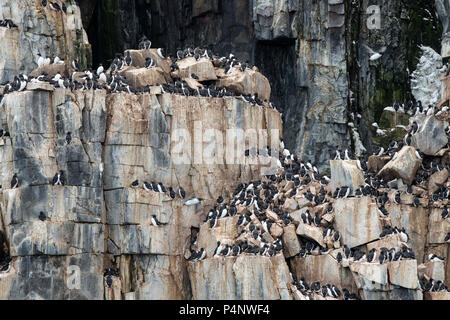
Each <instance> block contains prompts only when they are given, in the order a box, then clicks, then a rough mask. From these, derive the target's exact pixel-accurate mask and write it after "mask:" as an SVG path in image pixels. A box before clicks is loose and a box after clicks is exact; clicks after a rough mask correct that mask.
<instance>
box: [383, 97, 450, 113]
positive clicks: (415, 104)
mask: <svg viewBox="0 0 450 320" xmlns="http://www.w3.org/2000/svg"><path fill="white" fill-rule="evenodd" d="M384 110H385V111H391V112H398V113H404V114H407V115H410V116H416V115H419V114H423V115H427V116H431V115H435V116H439V115H441V114H443V113H444V112H447V111H448V107H443V108H438V107H437V106H435V105H431V104H430V105H428V106H423V105H422V101H420V100H418V101H416V100H408V101H407V102H405V103H402V104H400V103H399V102H398V101H395V103H394V105H393V106H390V107H386V108H384Z"/></svg>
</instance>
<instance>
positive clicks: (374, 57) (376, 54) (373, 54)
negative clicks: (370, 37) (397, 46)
mask: <svg viewBox="0 0 450 320" xmlns="http://www.w3.org/2000/svg"><path fill="white" fill-rule="evenodd" d="M363 46H364V48H366V49H367V51H368V52H369V54H370V57H369V60H370V61H376V60H378V59H380V58H381V57H382V56H383V53H384V52H385V51H386V47H383V48H381V50H380V52H381V53H379V52H376V51H374V50H373V49H372V48H370V47H369V46H367V45H366V44H363Z"/></svg>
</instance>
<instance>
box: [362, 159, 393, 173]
mask: <svg viewBox="0 0 450 320" xmlns="http://www.w3.org/2000/svg"><path fill="white" fill-rule="evenodd" d="M389 160H391V158H390V157H389V156H382V157H379V156H376V155H371V156H370V157H369V159H368V161H367V169H368V171H369V172H373V173H378V171H380V170H381V169H382V168H383V167H384V166H385V165H386V163H388V162H389Z"/></svg>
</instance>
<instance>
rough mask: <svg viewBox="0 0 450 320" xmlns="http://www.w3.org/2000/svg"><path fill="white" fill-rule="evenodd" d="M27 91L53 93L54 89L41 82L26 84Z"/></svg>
mask: <svg viewBox="0 0 450 320" xmlns="http://www.w3.org/2000/svg"><path fill="white" fill-rule="evenodd" d="M26 89H27V90H43V91H54V90H55V87H54V86H52V85H51V84H48V83H43V82H36V83H33V82H28V83H27V88H26Z"/></svg>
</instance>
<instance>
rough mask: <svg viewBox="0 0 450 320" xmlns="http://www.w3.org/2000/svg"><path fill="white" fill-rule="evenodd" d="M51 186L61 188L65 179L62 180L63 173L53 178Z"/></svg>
mask: <svg viewBox="0 0 450 320" xmlns="http://www.w3.org/2000/svg"><path fill="white" fill-rule="evenodd" d="M52 182H53V185H54V186H63V185H64V182H65V179H64V171H63V170H61V171H59V172H58V173H56V174H55V176H54V177H53V181H52Z"/></svg>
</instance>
